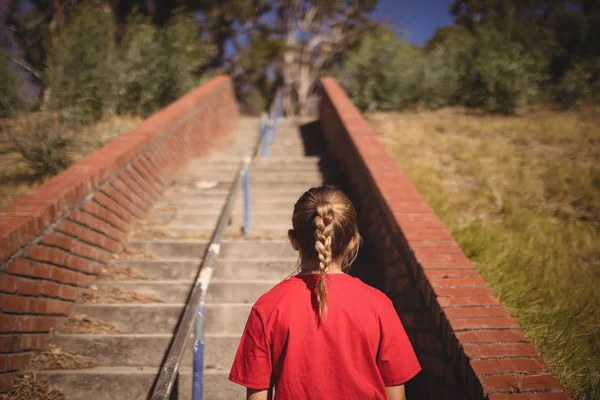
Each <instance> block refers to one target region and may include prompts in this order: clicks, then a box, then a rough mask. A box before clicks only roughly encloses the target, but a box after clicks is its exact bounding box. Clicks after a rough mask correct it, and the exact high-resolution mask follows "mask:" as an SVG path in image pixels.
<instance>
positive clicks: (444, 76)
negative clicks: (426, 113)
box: [418, 37, 474, 109]
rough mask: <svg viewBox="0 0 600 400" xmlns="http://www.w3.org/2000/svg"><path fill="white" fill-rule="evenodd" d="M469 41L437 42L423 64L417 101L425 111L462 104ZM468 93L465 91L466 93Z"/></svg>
mask: <svg viewBox="0 0 600 400" xmlns="http://www.w3.org/2000/svg"><path fill="white" fill-rule="evenodd" d="M473 44H474V43H473V39H472V38H471V37H457V38H449V39H445V40H441V39H440V40H438V41H437V42H436V43H435V46H432V48H431V50H430V51H429V52H428V54H427V56H426V57H425V58H424V60H423V65H422V72H421V77H420V79H419V82H420V85H419V93H418V96H419V99H420V102H421V103H422V104H423V105H424V106H425V108H429V109H436V108H440V107H445V106H449V105H454V104H459V103H461V102H462V98H463V95H462V93H463V91H464V90H465V86H467V85H468V81H467V75H468V70H469V64H470V63H472V62H473ZM466 90H468V89H466Z"/></svg>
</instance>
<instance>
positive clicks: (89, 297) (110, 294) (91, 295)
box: [77, 285, 162, 304]
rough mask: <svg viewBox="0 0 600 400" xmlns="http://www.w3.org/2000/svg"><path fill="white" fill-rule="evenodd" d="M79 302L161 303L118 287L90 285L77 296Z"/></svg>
mask: <svg viewBox="0 0 600 400" xmlns="http://www.w3.org/2000/svg"><path fill="white" fill-rule="evenodd" d="M77 302H78V303H81V304H86V303H92V304H119V303H162V301H161V300H159V299H155V298H152V297H149V296H144V295H142V294H139V293H135V292H124V291H122V290H120V289H118V288H111V287H108V288H104V287H100V288H99V287H97V286H95V285H92V286H91V287H90V288H89V289H86V290H81V291H80V292H79V296H78V297H77Z"/></svg>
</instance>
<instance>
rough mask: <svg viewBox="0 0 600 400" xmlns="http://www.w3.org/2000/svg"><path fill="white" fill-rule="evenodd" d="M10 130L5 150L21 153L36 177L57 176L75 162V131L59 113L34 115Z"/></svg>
mask: <svg viewBox="0 0 600 400" xmlns="http://www.w3.org/2000/svg"><path fill="white" fill-rule="evenodd" d="M6 132H7V136H8V143H7V144H6V146H5V150H4V151H5V152H16V153H18V154H20V155H21V157H23V160H25V162H26V163H27V165H28V166H29V168H30V169H31V172H32V175H33V176H34V177H36V178H43V177H47V176H53V175H56V174H58V173H59V172H60V171H62V170H64V169H65V168H67V167H69V166H70V165H71V163H72V161H73V160H72V149H73V144H74V142H73V137H72V134H71V132H70V131H69V130H68V129H67V128H66V127H65V125H64V124H63V123H62V122H61V118H60V116H59V115H57V114H49V113H36V114H31V115H29V116H27V117H24V118H21V119H20V120H19V124H13V126H12V127H11V128H9V129H7V130H6Z"/></svg>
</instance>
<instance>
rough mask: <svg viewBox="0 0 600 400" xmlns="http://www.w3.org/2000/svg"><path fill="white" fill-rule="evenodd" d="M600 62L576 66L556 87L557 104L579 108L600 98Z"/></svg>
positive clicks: (593, 61)
mask: <svg viewBox="0 0 600 400" xmlns="http://www.w3.org/2000/svg"><path fill="white" fill-rule="evenodd" d="M599 75H600V60H589V61H588V62H585V63H579V64H576V65H575V66H574V67H573V68H572V69H571V70H570V71H569V72H567V73H566V74H565V76H564V77H563V79H562V80H561V81H560V83H559V84H558V86H557V87H556V95H555V96H556V102H557V103H558V104H560V105H561V106H562V107H564V108H578V107H580V106H583V105H585V104H587V103H590V102H592V101H597V100H598V97H600V96H599V95H600V76H599Z"/></svg>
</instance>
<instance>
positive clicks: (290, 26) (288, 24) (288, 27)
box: [282, 3, 298, 116]
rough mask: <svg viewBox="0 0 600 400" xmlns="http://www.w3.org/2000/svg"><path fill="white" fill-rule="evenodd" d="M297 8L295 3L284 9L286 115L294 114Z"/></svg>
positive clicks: (284, 90)
mask: <svg viewBox="0 0 600 400" xmlns="http://www.w3.org/2000/svg"><path fill="white" fill-rule="evenodd" d="M297 11H298V8H297V7H296V4H295V3H294V4H291V5H289V7H288V9H287V10H286V11H285V13H286V18H285V32H286V37H285V46H286V48H285V51H284V53H283V71H282V72H283V109H284V112H285V115H286V116H291V115H293V114H294V104H293V100H292V94H293V92H294V90H293V89H294V83H295V77H294V75H295V69H296V68H295V67H296V63H295V62H294V60H295V58H296V57H295V56H296V49H295V48H296V19H297V17H298V16H297V15H296V13H297Z"/></svg>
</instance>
